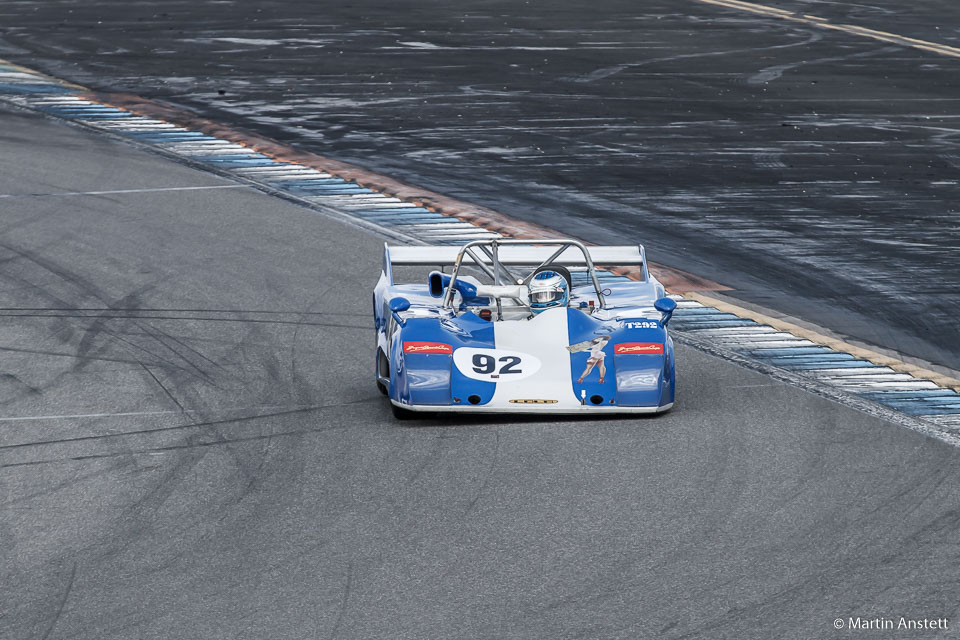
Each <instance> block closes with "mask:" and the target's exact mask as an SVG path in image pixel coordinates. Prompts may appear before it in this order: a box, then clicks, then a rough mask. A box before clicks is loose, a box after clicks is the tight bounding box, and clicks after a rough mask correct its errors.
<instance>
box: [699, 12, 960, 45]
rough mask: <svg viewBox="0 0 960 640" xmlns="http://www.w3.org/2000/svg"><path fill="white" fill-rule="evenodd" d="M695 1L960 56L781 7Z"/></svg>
mask: <svg viewBox="0 0 960 640" xmlns="http://www.w3.org/2000/svg"><path fill="white" fill-rule="evenodd" d="M697 2H703V3H705V4H712V5H716V6H718V7H726V8H728V9H738V10H740V11H747V12H749V13H754V14H757V15H761V16H768V17H771V18H780V19H781V20H790V21H791V22H801V23H804V24H809V25H812V26H815V27H820V28H821V29H831V30H833V31H842V32H844V33H849V34H851V35H855V36H861V37H863V38H872V39H873V40H879V41H881V42H891V43H893V44H899V45H903V46H905V47H913V48H914V49H920V50H921V51H932V52H933V53H939V54H940V55H944V56H951V57H953V58H960V48H957V47H951V46H949V45H945V44H938V43H936V42H929V41H927V40H918V39H917V38H908V37H907V36H901V35H897V34H896V33H889V32H887V31H877V30H876V29H868V28H866V27H858V26H857V25H852V24H833V23H832V22H829V21H827V19H826V18H821V17H819V16H812V15H809V14H799V13H794V12H792V11H785V10H783V9H774V8H772V7H765V6H763V5H760V4H754V3H752V2H741V1H740V0H697Z"/></svg>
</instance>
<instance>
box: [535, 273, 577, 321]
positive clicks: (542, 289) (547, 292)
mask: <svg viewBox="0 0 960 640" xmlns="http://www.w3.org/2000/svg"><path fill="white" fill-rule="evenodd" d="M568 300H569V291H568V285H567V279H566V278H564V277H563V276H562V275H560V274H559V273H557V272H556V271H541V272H540V273H538V274H536V275H535V276H533V280H531V281H530V309H531V310H532V311H533V312H534V313H541V312H543V311H546V310H547V309H553V308H554V307H565V306H567V301H568Z"/></svg>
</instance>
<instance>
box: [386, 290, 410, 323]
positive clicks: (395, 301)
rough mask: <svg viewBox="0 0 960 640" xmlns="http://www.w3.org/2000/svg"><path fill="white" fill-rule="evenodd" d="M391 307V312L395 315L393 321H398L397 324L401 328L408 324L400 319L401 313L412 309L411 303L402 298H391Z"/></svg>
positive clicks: (389, 304)
mask: <svg viewBox="0 0 960 640" xmlns="http://www.w3.org/2000/svg"><path fill="white" fill-rule="evenodd" d="M388 306H389V307H390V312H391V313H393V319H394V320H396V322H397V324H398V325H400V326H401V327H402V326H403V325H405V324H406V321H405V320H404V319H403V318H401V317H400V312H401V311H406V310H407V309H409V308H410V301H409V300H407V299H406V298H404V297H402V296H397V297H396V298H391V299H390V302H389V303H388Z"/></svg>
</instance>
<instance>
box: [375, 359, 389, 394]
mask: <svg viewBox="0 0 960 640" xmlns="http://www.w3.org/2000/svg"><path fill="white" fill-rule="evenodd" d="M384 379H387V380H389V379H390V362H389V361H388V360H387V356H385V355H384V354H383V351H380V350H379V349H377V389H379V390H380V393H382V394H383V395H387V394H389V393H390V391H389V389H387V385H385V384H384V383H383V382H382V380H384Z"/></svg>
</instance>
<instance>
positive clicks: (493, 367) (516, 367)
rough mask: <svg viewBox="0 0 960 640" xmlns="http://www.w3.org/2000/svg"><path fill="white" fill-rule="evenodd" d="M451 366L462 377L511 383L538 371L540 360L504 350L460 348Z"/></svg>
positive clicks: (528, 355) (525, 354) (454, 353)
mask: <svg viewBox="0 0 960 640" xmlns="http://www.w3.org/2000/svg"><path fill="white" fill-rule="evenodd" d="M453 364H454V365H456V367H457V369H458V370H459V371H460V373H462V374H463V375H465V376H467V377H468V378H472V379H474V380H483V381H484V382H513V381H514V380H522V379H523V378H526V377H528V376H532V375H533V374H535V373H536V372H537V371H539V370H540V360H539V359H538V358H536V357H534V356H532V355H530V354H529V353H521V352H520V351H507V350H506V349H474V348H472V347H460V348H459V349H457V350H456V351H454V352H453Z"/></svg>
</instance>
